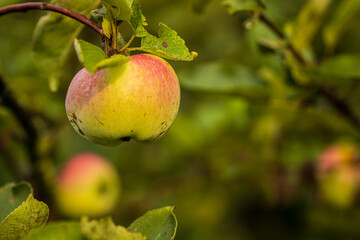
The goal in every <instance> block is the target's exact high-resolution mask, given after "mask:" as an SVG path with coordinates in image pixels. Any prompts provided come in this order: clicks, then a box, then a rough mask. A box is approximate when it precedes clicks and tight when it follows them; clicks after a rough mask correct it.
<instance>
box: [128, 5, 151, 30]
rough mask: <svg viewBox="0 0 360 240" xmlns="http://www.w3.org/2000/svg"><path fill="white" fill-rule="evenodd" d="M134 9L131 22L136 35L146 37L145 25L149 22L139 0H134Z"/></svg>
mask: <svg viewBox="0 0 360 240" xmlns="http://www.w3.org/2000/svg"><path fill="white" fill-rule="evenodd" d="M132 11H133V14H132V15H131V18H130V20H129V24H130V26H131V27H132V28H133V29H134V31H135V36H136V37H145V36H146V34H147V32H146V30H145V28H144V26H146V25H147V23H146V18H145V16H144V15H143V14H142V12H141V9H140V2H139V0H134V2H133V4H132Z"/></svg>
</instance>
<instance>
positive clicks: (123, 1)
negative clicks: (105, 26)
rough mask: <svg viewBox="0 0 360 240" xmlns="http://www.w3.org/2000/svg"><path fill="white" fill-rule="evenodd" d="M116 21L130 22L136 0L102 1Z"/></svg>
mask: <svg viewBox="0 0 360 240" xmlns="http://www.w3.org/2000/svg"><path fill="white" fill-rule="evenodd" d="M101 1H102V3H103V4H104V6H105V8H106V9H107V11H108V13H109V14H110V15H111V17H112V19H113V20H114V21H117V20H123V21H129V19H130V17H131V14H132V9H131V5H132V3H133V1H134V0H101Z"/></svg>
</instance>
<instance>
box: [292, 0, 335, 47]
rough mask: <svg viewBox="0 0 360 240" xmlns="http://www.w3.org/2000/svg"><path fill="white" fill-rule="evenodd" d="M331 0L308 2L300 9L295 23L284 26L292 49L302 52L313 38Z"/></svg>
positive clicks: (310, 0)
mask: <svg viewBox="0 0 360 240" xmlns="http://www.w3.org/2000/svg"><path fill="white" fill-rule="evenodd" d="M331 1H332V0H309V1H308V2H307V3H306V4H305V5H304V7H303V8H302V9H301V11H300V13H299V15H298V17H297V20H296V22H294V23H291V24H288V25H287V26H286V32H288V34H289V35H290V36H291V42H292V43H293V44H294V47H295V48H296V49H298V50H300V51H303V50H304V49H305V48H306V47H308V46H309V45H310V43H311V41H312V40H313V38H314V37H315V34H316V33H317V31H318V29H319V27H320V24H321V22H322V20H323V16H324V14H325V12H326V10H327V9H328V7H329V5H330V3H331Z"/></svg>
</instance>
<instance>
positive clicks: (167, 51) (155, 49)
mask: <svg viewBox="0 0 360 240" xmlns="http://www.w3.org/2000/svg"><path fill="white" fill-rule="evenodd" d="M158 35H159V37H155V36H153V35H151V34H147V35H146V36H145V37H144V38H143V39H142V40H141V49H139V50H142V51H145V52H149V53H152V54H155V55H158V56H160V57H163V58H167V59H171V60H180V61H192V60H193V59H194V58H195V57H196V56H197V53H195V52H189V49H188V48H187V47H186V45H185V41H184V40H183V39H182V38H181V37H179V36H178V35H177V32H175V31H174V30H172V29H171V28H169V27H168V26H166V25H165V24H163V23H160V27H159V32H158Z"/></svg>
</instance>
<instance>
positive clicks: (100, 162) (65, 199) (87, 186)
mask: <svg viewBox="0 0 360 240" xmlns="http://www.w3.org/2000/svg"><path fill="white" fill-rule="evenodd" d="M56 180H57V181H56V189H55V199H56V202H57V206H58V208H59V210H60V212H61V213H62V214H63V215H65V216H68V217H81V216H83V215H86V216H90V217H99V216H102V215H105V214H108V213H109V212H110V211H111V210H112V209H113V208H114V207H115V205H116V203H117V202H118V200H119V196H120V190H121V189H120V188H121V187H120V178H119V175H118V173H117V171H116V169H115V167H114V166H113V165H111V164H110V162H108V161H107V160H105V159H104V158H103V157H101V156H99V155H97V154H95V153H90V152H83V153H79V154H77V155H75V156H73V157H72V158H70V159H69V161H68V162H67V163H66V164H65V166H64V167H63V169H62V170H61V172H60V173H59V174H58V176H57V179H56Z"/></svg>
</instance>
